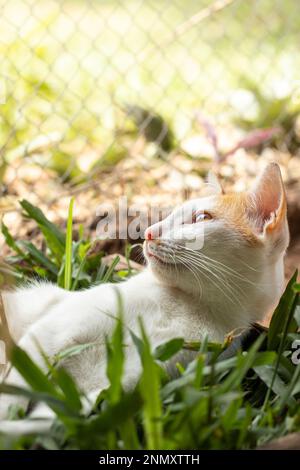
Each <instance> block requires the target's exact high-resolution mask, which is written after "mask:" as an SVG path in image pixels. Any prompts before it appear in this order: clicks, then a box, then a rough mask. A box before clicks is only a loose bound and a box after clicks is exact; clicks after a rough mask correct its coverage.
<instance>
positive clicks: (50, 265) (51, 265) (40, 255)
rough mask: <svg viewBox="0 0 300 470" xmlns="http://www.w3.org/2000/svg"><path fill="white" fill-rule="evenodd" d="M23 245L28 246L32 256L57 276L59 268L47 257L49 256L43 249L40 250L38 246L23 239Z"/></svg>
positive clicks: (27, 248)
mask: <svg viewBox="0 0 300 470" xmlns="http://www.w3.org/2000/svg"><path fill="white" fill-rule="evenodd" d="M21 244H22V246H23V247H25V248H26V250H27V251H28V253H30V255H31V257H32V258H33V259H34V260H35V261H36V262H37V263H38V264H40V265H41V266H43V267H44V268H46V269H48V271H50V273H52V274H54V275H55V276H57V273H58V269H57V267H56V265H55V264H54V263H52V261H51V260H50V259H49V258H47V256H45V255H44V253H43V252H42V251H40V250H39V249H38V248H36V247H35V246H34V245H33V244H32V243H31V242H28V241H22V242H21Z"/></svg>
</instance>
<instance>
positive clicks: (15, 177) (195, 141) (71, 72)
mask: <svg viewBox="0 0 300 470" xmlns="http://www.w3.org/2000/svg"><path fill="white" fill-rule="evenodd" d="M299 13H300V5H299V2H298V1H297V0H285V1H284V2H283V1H281V0H259V1H258V0H252V1H247V0H216V1H213V0H197V1H196V0H174V1H172V2H170V1H167V0H147V1H146V0H123V1H121V0H86V1H83V0H60V1H54V0H40V1H39V2H36V1H34V0H11V1H10V2H7V1H6V0H0V51H1V78H0V102H1V104H0V190H1V198H0V211H1V214H2V215H3V218H4V220H5V223H6V225H7V226H8V227H9V229H10V230H11V233H12V234H13V236H14V237H17V238H20V239H21V238H27V239H28V238H29V239H35V238H37V239H38V233H37V231H36V230H35V229H33V226H32V225H31V221H30V220H28V221H26V220H25V221H24V219H22V218H21V211H20V206H19V204H18V201H19V200H20V199H24V198H25V199H27V200H29V201H30V202H31V203H32V204H34V205H36V206H39V207H41V208H42V209H43V210H44V211H45V213H46V214H47V216H48V217H49V218H50V219H51V220H53V221H55V222H57V223H59V224H62V225H63V224H64V223H65V222H64V221H65V219H66V216H67V208H68V204H69V201H70V197H71V196H74V197H75V207H74V215H75V218H74V221H75V226H76V224H77V225H78V224H80V223H83V224H84V229H85V230H86V231H87V232H89V234H93V233H94V231H95V228H96V225H97V216H96V208H97V206H98V205H99V204H100V203H102V202H106V201H109V202H112V203H117V200H118V198H119V197H120V196H121V195H126V196H127V197H128V198H129V201H130V202H134V203H135V204H137V205H138V206H140V207H141V208H147V207H148V206H149V205H150V203H151V204H152V205H155V204H156V205H163V206H169V205H170V204H176V203H180V202H181V201H183V200H184V199H185V198H187V197H190V196H194V195H197V194H199V193H200V191H201V187H202V186H203V184H204V178H205V176H206V174H207V172H208V170H209V169H214V170H215V171H216V172H217V173H218V174H219V175H220V177H221V178H222V180H223V184H224V187H225V188H228V189H233V190H237V191H240V190H244V189H246V188H247V187H249V185H250V184H251V182H252V180H253V179H254V178H255V176H256V175H257V174H258V172H259V171H260V170H261V169H262V168H263V167H264V166H265V165H266V163H267V162H268V161H272V160H275V161H277V162H278V163H279V164H280V166H281V169H282V173H283V178H284V181H285V183H286V187H287V193H288V201H289V220H290V228H291V234H292V243H291V248H290V251H289V255H288V259H287V273H288V274H290V273H291V271H292V270H293V268H295V267H296V266H297V265H300V223H299V215H300V197H299V196H300V183H299V179H300V74H299V72H300V55H299V44H300V14H299ZM102 248H103V249H105V250H106V251H108V252H116V251H122V246H121V245H120V243H119V245H116V244H106V245H105V244H104V245H103V246H101V249H102ZM5 250H6V248H4V246H3V243H2V252H3V253H4V254H5V253H6V251H5Z"/></svg>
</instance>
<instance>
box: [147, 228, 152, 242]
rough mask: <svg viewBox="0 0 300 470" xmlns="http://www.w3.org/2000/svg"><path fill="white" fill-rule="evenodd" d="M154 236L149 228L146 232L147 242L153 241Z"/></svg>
mask: <svg viewBox="0 0 300 470" xmlns="http://www.w3.org/2000/svg"><path fill="white" fill-rule="evenodd" d="M153 238H154V236H153V233H152V231H151V229H149V228H147V230H146V231H145V240H153Z"/></svg>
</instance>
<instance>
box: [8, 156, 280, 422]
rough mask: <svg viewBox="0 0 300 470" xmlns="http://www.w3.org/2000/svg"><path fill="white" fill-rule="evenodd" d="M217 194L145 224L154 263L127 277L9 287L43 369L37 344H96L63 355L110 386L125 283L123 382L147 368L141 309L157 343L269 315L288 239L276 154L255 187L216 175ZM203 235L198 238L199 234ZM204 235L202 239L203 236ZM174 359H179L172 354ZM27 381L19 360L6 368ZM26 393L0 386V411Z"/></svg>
mask: <svg viewBox="0 0 300 470" xmlns="http://www.w3.org/2000/svg"><path fill="white" fill-rule="evenodd" d="M210 184H211V185H212V186H213V187H214V191H213V194H210V195H208V196H207V195H206V196H205V197H200V198H198V199H194V200H189V201H187V202H185V203H184V204H183V205H182V206H181V207H180V208H176V209H175V210H174V211H173V212H172V213H171V214H170V215H169V216H168V217H166V218H165V219H164V220H162V221H161V222H158V223H156V224H154V225H152V226H150V227H149V228H147V230H146V232H145V241H144V245H143V251H144V255H145V258H146V260H147V267H146V268H145V270H144V271H143V272H141V273H140V274H137V275H135V276H133V277H131V278H130V279H128V280H127V281H124V282H122V283H120V284H117V285H116V284H111V283H108V284H102V285H98V286H95V287H91V288H89V289H87V290H83V291H77V292H71V291H66V290H63V289H61V288H59V287H57V286H55V285H52V284H49V283H34V284H32V285H30V286H27V287H26V286H25V287H23V288H18V289H17V290H15V291H11V292H3V294H2V296H3V303H4V310H5V314H6V318H7V323H8V327H9V330H10V334H11V335H12V337H13V339H14V341H15V342H16V343H18V345H19V346H20V347H21V348H23V349H24V350H25V351H27V352H28V354H29V355H30V356H31V358H32V359H33V360H34V361H35V362H36V363H37V364H38V365H39V366H40V367H41V368H42V369H43V370H47V368H46V366H45V363H44V360H43V358H42V356H41V353H40V349H39V346H40V347H41V348H42V350H43V351H44V353H45V354H46V355H47V356H49V357H50V358H51V357H53V356H54V355H56V354H57V353H59V352H60V351H63V350H65V349H67V348H69V347H71V346H74V345H80V344H84V343H87V342H94V343H95V346H94V347H92V348H90V349H87V350H85V351H83V352H81V353H80V354H79V355H76V356H73V357H69V358H67V359H65V360H64V361H63V362H62V365H63V366H64V367H65V368H66V369H67V370H68V371H69V373H70V374H71V375H72V376H73V377H74V379H75V381H76V382H77V384H78V386H79V388H80V389H81V390H82V391H83V392H84V393H85V394H88V395H89V396H90V397H96V396H97V395H98V393H99V392H100V390H101V389H103V388H105V387H107V385H108V379H107V377H106V372H105V371H106V357H105V356H106V352H105V345H104V343H105V337H106V336H109V335H110V334H111V332H112V330H113V329H114V326H115V321H116V320H115V316H116V312H117V310H118V296H117V295H116V289H117V290H118V292H119V294H120V297H121V299H122V304H123V317H124V324H125V341H124V343H125V344H126V347H125V353H126V362H125V374H124V380H123V385H124V387H125V389H130V388H132V387H133V386H134V385H135V384H136V382H137V380H138V378H139V374H140V371H141V365H140V360H139V356H138V353H137V351H136V348H135V346H134V345H133V344H132V341H131V338H130V334H129V330H132V331H133V332H134V333H135V334H137V335H140V329H139V322H138V319H139V317H140V316H141V317H142V321H143V324H144V326H145V329H146V331H147V334H148V336H149V338H150V340H151V345H152V347H155V346H157V345H159V344H161V343H163V342H165V341H167V340H170V339H171V338H174V337H178V336H180V337H183V338H184V339H185V340H187V341H194V340H201V339H203V338H204V337H208V338H209V340H210V341H217V342H222V341H223V340H224V336H225V335H226V334H228V333H229V332H231V331H232V330H234V329H237V328H241V327H247V326H248V325H249V324H251V323H252V322H254V321H259V320H262V319H263V317H264V316H265V314H266V313H267V312H268V311H270V309H272V308H273V307H274V306H275V305H276V303H277V302H278V299H279V297H280V295H281V293H282V291H283V288H284V266H283V258H284V254H285V251H286V249H287V246H288V243H289V231H288V224H287V216H286V212H287V207H286V196H285V190H284V186H283V182H282V178H281V174H280V169H279V167H278V165H277V164H276V163H270V164H269V165H268V166H267V167H266V168H265V169H264V171H263V172H262V174H261V175H260V176H259V177H258V178H257V181H256V183H255V185H254V187H253V188H252V189H251V190H249V191H247V192H243V193H230V194H226V193H225V192H224V191H223V189H222V188H221V185H220V183H219V182H218V181H217V179H216V177H211V181H210ZM195 240H196V241H197V240H198V241H199V240H200V241H201V243H200V242H199V246H197V243H196V242H195ZM200 245H201V246H200ZM167 367H170V370H171V368H172V363H170V364H167ZM5 382H6V383H9V384H14V385H18V386H21V387H26V386H27V385H26V384H25V383H24V380H23V379H22V377H21V376H20V375H19V373H18V372H17V371H16V370H15V369H13V368H12V369H11V370H9V372H8V373H7V376H6V378H5ZM11 404H20V405H22V406H24V407H25V408H26V406H27V404H28V403H27V400H26V399H25V398H24V397H19V396H9V395H1V397H0V419H5V417H6V416H7V411H8V407H9V405H11Z"/></svg>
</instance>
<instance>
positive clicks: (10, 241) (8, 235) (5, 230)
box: [1, 222, 26, 258]
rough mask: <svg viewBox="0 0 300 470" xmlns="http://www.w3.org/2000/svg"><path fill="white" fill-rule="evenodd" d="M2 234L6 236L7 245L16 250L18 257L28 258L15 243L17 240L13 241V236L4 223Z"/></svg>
mask: <svg viewBox="0 0 300 470" xmlns="http://www.w3.org/2000/svg"><path fill="white" fill-rule="evenodd" d="M1 232H2V234H3V236H4V238H5V241H6V243H7V245H8V246H9V247H10V248H11V249H12V250H14V251H15V252H16V253H17V254H18V255H20V256H21V257H22V258H26V254H25V253H24V252H23V251H22V250H21V248H20V247H19V245H18V243H17V242H15V240H14V239H13V236H12V235H11V233H10V232H9V230H8V228H7V226H6V225H5V224H4V222H2V224H1Z"/></svg>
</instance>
